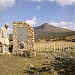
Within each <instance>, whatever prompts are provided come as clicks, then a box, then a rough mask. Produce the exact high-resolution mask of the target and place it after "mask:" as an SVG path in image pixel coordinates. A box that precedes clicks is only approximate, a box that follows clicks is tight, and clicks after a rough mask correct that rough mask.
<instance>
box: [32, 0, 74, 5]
mask: <svg viewBox="0 0 75 75" xmlns="http://www.w3.org/2000/svg"><path fill="white" fill-rule="evenodd" d="M32 1H34V2H43V1H49V2H56V3H58V4H60V5H62V6H65V5H72V4H73V2H74V1H75V0H32Z"/></svg>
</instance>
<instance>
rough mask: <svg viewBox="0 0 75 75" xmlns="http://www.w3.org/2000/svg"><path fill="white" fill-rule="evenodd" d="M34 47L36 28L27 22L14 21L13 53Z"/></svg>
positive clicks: (30, 49)
mask: <svg viewBox="0 0 75 75" xmlns="http://www.w3.org/2000/svg"><path fill="white" fill-rule="evenodd" d="M33 49H34V29H33V27H32V26H31V25H29V24H27V23H25V22H14V23H13V51H12V52H13V53H22V52H23V51H26V50H29V51H32V50H33Z"/></svg>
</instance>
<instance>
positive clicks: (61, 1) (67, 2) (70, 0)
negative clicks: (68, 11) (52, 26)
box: [55, 0, 74, 6]
mask: <svg viewBox="0 0 75 75" xmlns="http://www.w3.org/2000/svg"><path fill="white" fill-rule="evenodd" d="M55 1H56V2H57V3H59V4H61V5H63V6H65V5H72V4H73V2H74V0H55Z"/></svg>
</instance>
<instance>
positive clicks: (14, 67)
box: [0, 54, 75, 75]
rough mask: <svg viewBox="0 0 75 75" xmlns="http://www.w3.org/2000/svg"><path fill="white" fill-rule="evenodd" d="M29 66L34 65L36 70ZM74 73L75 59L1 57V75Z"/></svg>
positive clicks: (64, 74) (66, 74)
mask: <svg viewBox="0 0 75 75" xmlns="http://www.w3.org/2000/svg"><path fill="white" fill-rule="evenodd" d="M29 64H32V65H34V68H33V69H32V68H30V69H29V68H28V66H27V65H29ZM45 68H47V70H46V69H45ZM33 72H34V73H33ZM37 72H38V73H37ZM74 72H75V59H73V58H66V57H65V58H63V57H62V58H61V57H57V56H53V55H52V56H50V54H49V55H48V56H43V55H38V56H35V57H33V56H32V57H30V58H25V57H21V56H13V55H11V56H10V57H9V56H8V55H0V75H75V73H74Z"/></svg>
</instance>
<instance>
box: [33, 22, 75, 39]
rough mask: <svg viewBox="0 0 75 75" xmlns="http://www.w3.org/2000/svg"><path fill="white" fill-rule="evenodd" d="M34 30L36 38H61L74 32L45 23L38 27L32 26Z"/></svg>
mask: <svg viewBox="0 0 75 75" xmlns="http://www.w3.org/2000/svg"><path fill="white" fill-rule="evenodd" d="M34 31H35V38H36V39H38V38H39V39H40V38H41V39H43V38H44V39H48V38H49V39H50V38H63V37H67V36H71V35H74V34H75V32H74V31H72V30H69V29H65V28H60V27H55V26H53V25H50V24H47V23H44V24H42V25H40V26H38V27H34Z"/></svg>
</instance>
